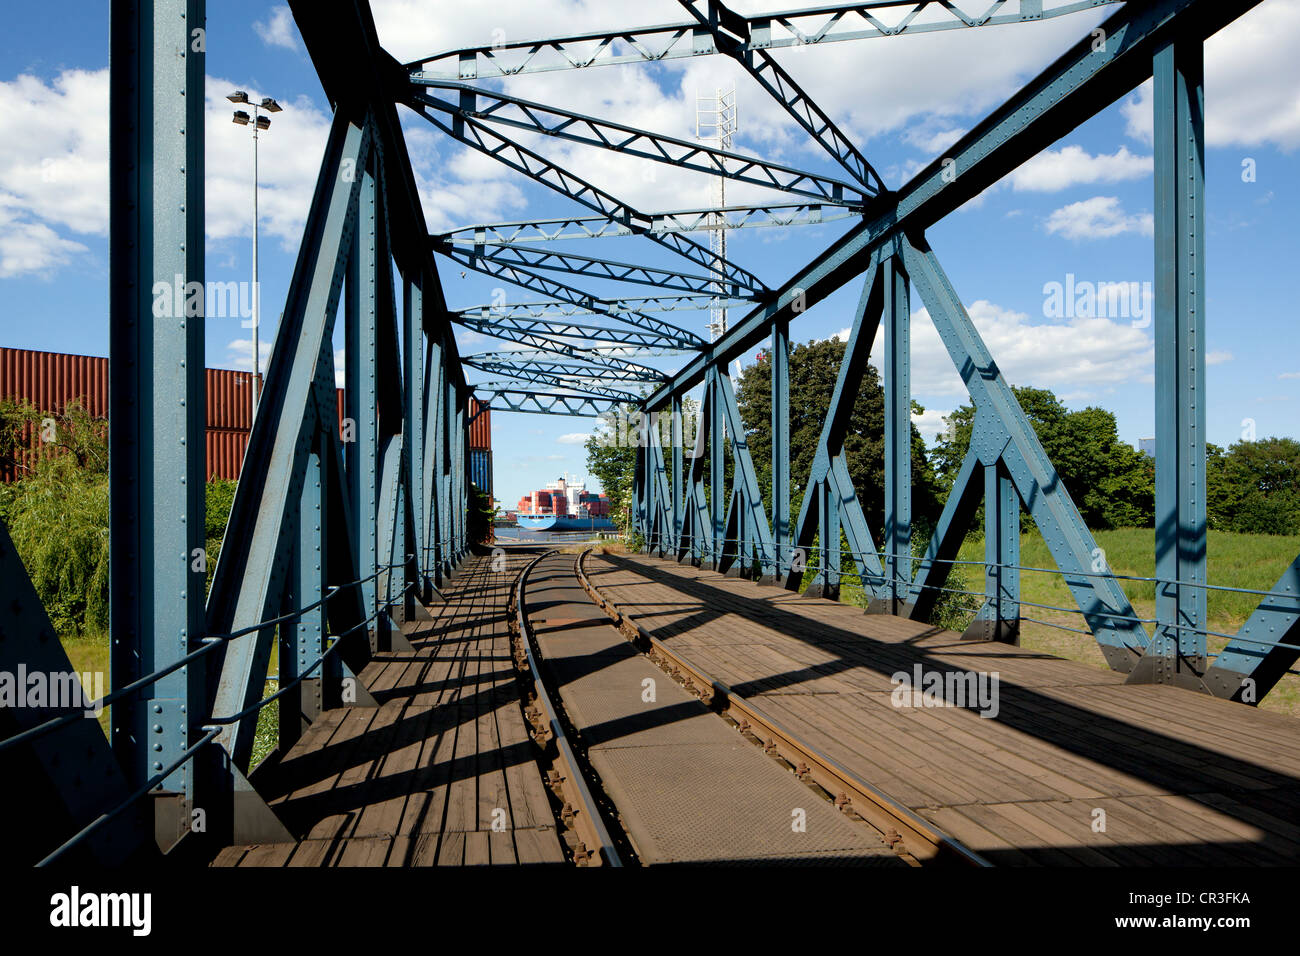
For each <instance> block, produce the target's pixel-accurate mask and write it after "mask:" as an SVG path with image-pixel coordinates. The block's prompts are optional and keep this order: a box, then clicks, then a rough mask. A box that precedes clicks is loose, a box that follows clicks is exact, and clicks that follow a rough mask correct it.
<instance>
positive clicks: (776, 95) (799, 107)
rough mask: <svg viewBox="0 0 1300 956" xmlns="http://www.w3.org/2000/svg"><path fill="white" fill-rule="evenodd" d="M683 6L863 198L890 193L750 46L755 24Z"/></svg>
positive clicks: (706, 3) (698, 4) (787, 78)
mask: <svg viewBox="0 0 1300 956" xmlns="http://www.w3.org/2000/svg"><path fill="white" fill-rule="evenodd" d="M680 3H681V5H682V6H683V7H685V8H686V9H687V10H689V11H690V13H691V14H692V16H694V17H695V19H696V20H698V21H699V22H700V25H701V26H703V27H706V28H707V29H708V30H709V32H710V33H712V34H713V40H714V43H715V44H716V45H717V48H718V50H719V52H722V53H725V54H727V55H728V56H730V57H731V58H732V59H734V60H735V61H736V62H737V63H739V64H740V65H741V66H743V67H744V68H745V69H746V70H747V71H748V72H749V75H750V76H752V77H753V78H754V79H755V80H756V81H757V82H758V84H759V85H760V86H762V87H763V89H764V90H766V91H767V92H768V94H769V95H770V96H771V97H772V98H773V99H774V100H776V102H777V103H778V104H780V105H781V106H782V107H784V108H785V111H786V112H787V113H789V114H790V117H791V118H792V119H793V120H794V121H795V122H796V123H798V124H799V125H800V126H802V127H803V129H804V132H806V133H807V134H808V135H809V136H811V137H812V138H813V139H814V140H815V141H816V142H817V144H818V145H819V146H821V147H822V148H823V149H824V150H826V152H827V153H829V154H830V155H831V157H832V158H833V159H834V160H835V161H836V162H837V163H839V165H840V166H841V167H842V168H843V169H845V170H846V171H847V172H848V174H849V175H850V176H852V177H853V179H854V180H855V181H856V182H857V183H859V184H860V188H861V190H862V192H863V193H864V195H866V196H868V197H870V196H877V195H879V194H880V193H882V192H884V191H885V188H886V187H885V184H884V182H883V181H882V180H881V178H880V174H879V173H877V172H876V171H875V169H873V168H872V166H871V164H870V163H869V162H867V158H866V157H865V156H863V155H862V153H861V152H859V151H858V148H857V147H856V146H854V145H853V143H852V142H851V141H850V140H849V138H848V137H847V136H845V135H844V133H842V132H841V131H840V129H839V127H838V126H836V125H835V121H834V120H832V119H831V118H830V117H829V116H828V115H826V112H825V111H824V110H822V108H821V107H820V106H818V105H817V104H816V102H814V101H813V99H812V97H810V96H809V95H808V94H807V93H805V92H804V91H803V90H802V89H801V88H800V86H799V84H798V83H796V82H795V80H794V77H792V76H791V75H790V74H789V73H787V72H786V71H785V69H784V68H783V67H782V66H781V64H779V63H777V62H776V59H775V57H773V56H772V54H771V53H768V52H767V50H766V49H764V48H762V47H759V46H755V45H752V44H750V43H749V42H748V40H749V31H750V22H749V20H747V19H746V18H745V17H742V16H740V15H739V14H737V13H735V12H734V11H732V10H731V9H730V8H729V7H727V6H725V5H724V4H723V3H722V2H721V0H680Z"/></svg>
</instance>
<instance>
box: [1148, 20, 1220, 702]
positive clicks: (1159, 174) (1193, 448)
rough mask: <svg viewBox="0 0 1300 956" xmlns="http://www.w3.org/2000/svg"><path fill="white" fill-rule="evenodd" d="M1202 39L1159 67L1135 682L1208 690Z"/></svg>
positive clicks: (1165, 46) (1178, 41)
mask: <svg viewBox="0 0 1300 956" xmlns="http://www.w3.org/2000/svg"><path fill="white" fill-rule="evenodd" d="M1202 47H1203V43H1202V41H1201V40H1200V39H1199V38H1187V39H1185V38H1183V37H1175V38H1173V39H1170V40H1167V41H1166V42H1164V43H1162V44H1161V45H1160V46H1159V47H1158V48H1157V49H1156V52H1155V56H1154V58H1153V63H1152V74H1153V77H1154V84H1153V85H1154V96H1153V99H1154V102H1153V104H1152V116H1153V123H1154V141H1153V146H1154V150H1153V152H1154V154H1155V301H1154V306H1155V308H1154V313H1155V315H1154V318H1155V322H1154V324H1155V344H1156V361H1155V421H1156V481H1155V492H1156V495H1155V497H1156V501H1155V526H1156V574H1155V576H1156V578H1157V579H1159V583H1157V585H1156V619H1157V621H1158V622H1159V623H1157V624H1156V626H1155V634H1154V636H1153V637H1152V641H1151V646H1150V647H1149V648H1148V649H1147V652H1146V654H1144V655H1143V657H1142V660H1141V661H1139V662H1138V665H1137V666H1136V667H1135V668H1134V670H1133V672H1132V673H1131V674H1130V675H1129V682H1130V683H1160V684H1178V685H1181V686H1185V687H1191V688H1194V689H1197V690H1205V689H1207V688H1206V686H1205V685H1204V684H1203V683H1202V681H1201V678H1202V676H1203V675H1204V674H1205V672H1206V669H1207V649H1206V635H1205V628H1206V625H1207V620H1206V590H1205V584H1206V565H1205V558H1206V527H1207V526H1206V501H1205V493H1206V487H1205V479H1206V464H1205V444H1206V431H1205V414H1206V408H1205V406H1206V402H1205V394H1206V388H1205V385H1206V381H1205V351H1206V346H1205V309H1206V301H1205V93H1204V88H1203V77H1204V73H1205V68H1204V53H1203V50H1202Z"/></svg>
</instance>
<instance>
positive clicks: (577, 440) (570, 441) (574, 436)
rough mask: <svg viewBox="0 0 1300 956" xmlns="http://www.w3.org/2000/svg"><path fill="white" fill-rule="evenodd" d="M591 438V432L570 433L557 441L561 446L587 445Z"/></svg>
mask: <svg viewBox="0 0 1300 956" xmlns="http://www.w3.org/2000/svg"><path fill="white" fill-rule="evenodd" d="M590 437H591V433H590V432H569V433H568V434H567V435H561V436H560V437H559V438H557V439H555V440H556V441H557V442H559V443H560V444H561V445H585V444H586V443H587V439H589V438H590Z"/></svg>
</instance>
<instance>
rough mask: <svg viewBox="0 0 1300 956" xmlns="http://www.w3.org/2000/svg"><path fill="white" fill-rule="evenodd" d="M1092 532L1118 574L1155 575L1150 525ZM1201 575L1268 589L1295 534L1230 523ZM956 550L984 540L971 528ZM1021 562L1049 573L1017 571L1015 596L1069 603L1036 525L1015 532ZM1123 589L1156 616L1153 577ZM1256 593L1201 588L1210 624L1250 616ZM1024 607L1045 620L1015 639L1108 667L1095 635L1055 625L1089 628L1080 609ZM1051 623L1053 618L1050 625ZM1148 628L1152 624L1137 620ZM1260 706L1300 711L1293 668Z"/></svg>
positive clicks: (1223, 628) (1143, 614) (978, 555)
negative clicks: (1233, 528) (1239, 529)
mask: <svg viewBox="0 0 1300 956" xmlns="http://www.w3.org/2000/svg"><path fill="white" fill-rule="evenodd" d="M1094 537H1095V538H1096V540H1097V546H1098V547H1099V548H1101V549H1102V551H1103V552H1105V560H1106V563H1107V565H1108V566H1109V567H1110V569H1111V570H1112V571H1113V572H1114V573H1115V574H1117V575H1131V576H1133V577H1153V576H1154V575H1155V531H1154V530H1153V529H1151V528H1118V529H1115V530H1113V531H1099V532H1096V534H1095V535H1094ZM1207 546H1208V552H1207V564H1208V568H1207V578H1208V580H1209V583H1210V584H1211V585H1221V586H1225V587H1236V588H1249V589H1251V590H1256V591H1268V590H1271V589H1272V587H1273V585H1275V584H1276V583H1277V580H1278V578H1279V577H1281V575H1282V572H1283V571H1284V570H1286V568H1287V566H1288V565H1290V563H1291V562H1292V560H1294V559H1295V556H1296V554H1297V553H1300V536H1296V535H1261V534H1238V533H1235V532H1230V531H1211V532H1209V540H1208V543H1207ZM958 557H959V558H960V559H961V560H963V561H982V560H983V558H984V541H983V539H982V538H981V537H976V536H972V537H970V538H968V539H967V540H966V542H965V543H964V544H963V545H962V548H961V552H960V554H959V555H958ZM1020 564H1021V565H1022V566H1024V567H1034V568H1045V569H1049V571H1050V573H1040V572H1030V571H1026V572H1023V573H1022V575H1021V597H1022V598H1023V599H1024V600H1026V601H1033V602H1034V603H1036V604H1050V605H1055V606H1056V607H1063V608H1070V609H1073V608H1074V607H1075V606H1076V605H1075V603H1074V598H1073V596H1072V595H1071V594H1070V590H1069V588H1067V587H1066V586H1065V584H1064V582H1063V581H1062V579H1061V576H1060V574H1059V573H1057V571H1056V562H1055V561H1053V560H1052V556H1051V553H1050V552H1049V551H1048V549H1047V544H1046V542H1044V541H1043V539H1042V536H1041V535H1039V534H1038V532H1037V531H1036V530H1035V531H1030V532H1027V533H1026V534H1024V535H1022V536H1021V539H1020ZM1118 583H1119V585H1120V587H1121V588H1123V590H1124V594H1125V595H1126V596H1127V597H1128V599H1129V601H1130V602H1131V603H1132V605H1133V610H1134V612H1135V613H1136V614H1137V616H1138V617H1139V618H1143V619H1151V618H1154V617H1155V610H1156V591H1155V583H1154V582H1152V581H1126V580H1123V579H1122V578H1121V579H1120V580H1119V581H1118ZM1260 600H1261V599H1260V597H1259V595H1255V594H1238V593H1235V592H1231V591H1215V590H1210V591H1209V593H1208V595H1207V614H1208V622H1207V625H1208V629H1209V630H1211V631H1218V632H1219V633H1220V634H1235V633H1236V632H1237V631H1238V630H1239V629H1240V628H1241V625H1242V624H1244V623H1245V621H1246V619H1247V618H1248V617H1250V615H1251V612H1253V611H1254V610H1255V608H1256V606H1257V605H1258V604H1259V602H1260ZM1023 613H1024V614H1025V615H1027V616H1029V617H1032V618H1037V619H1039V620H1040V621H1045V622H1048V623H1047V624H1040V623H1033V622H1028V621H1027V622H1025V623H1024V624H1023V625H1022V628H1021V642H1022V644H1023V645H1024V646H1025V647H1028V648H1031V649H1034V650H1040V651H1044V652H1047V653H1051V654H1055V655H1057V656H1058V657H1065V658H1068V659H1070V660H1076V661H1083V662H1085V663H1088V664H1093V665H1095V666H1097V667H1106V666H1107V665H1106V663H1105V661H1104V659H1103V658H1102V655H1101V651H1100V650H1099V649H1098V648H1097V643H1096V641H1095V640H1094V639H1093V638H1092V637H1091V635H1087V634H1074V633H1071V632H1069V631H1065V630H1061V629H1060V628H1061V627H1073V628H1080V629H1085V630H1086V629H1087V624H1086V623H1085V622H1084V620H1083V616H1082V615H1081V614H1079V613H1078V612H1077V611H1073V610H1070V611H1066V612H1061V611H1047V610H1043V609H1042V608H1029V607H1026V608H1023ZM1052 625H1056V626H1055V627H1053V626H1052ZM1143 626H1144V627H1145V628H1146V631H1147V633H1148V634H1150V633H1151V632H1152V630H1153V627H1152V625H1150V624H1146V625H1143ZM1227 643H1228V641H1227V639H1226V638H1222V637H1216V636H1214V635H1213V634H1211V635H1210V636H1209V638H1208V639H1207V645H1208V649H1209V652H1210V654H1217V653H1218V652H1219V651H1221V650H1222V649H1223V647H1224V645H1226V644H1227ZM1260 706H1261V707H1263V708H1264V709H1266V710H1276V711H1281V712H1284V713H1289V714H1293V715H1297V716H1300V674H1297V672H1296V671H1295V670H1294V669H1293V670H1292V672H1291V673H1289V674H1288V675H1287V676H1286V677H1284V678H1283V679H1282V681H1281V682H1280V683H1279V684H1278V685H1277V687H1276V688H1274V690H1273V691H1272V692H1271V693H1270V694H1268V696H1266V697H1265V698H1264V700H1263V701H1262V702H1261V704H1260Z"/></svg>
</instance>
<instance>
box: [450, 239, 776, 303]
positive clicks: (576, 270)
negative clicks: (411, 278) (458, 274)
mask: <svg viewBox="0 0 1300 956" xmlns="http://www.w3.org/2000/svg"><path fill="white" fill-rule="evenodd" d="M434 249H435V250H436V251H437V252H440V253H441V254H442V255H444V256H446V257H447V258H449V259H452V260H454V261H456V262H459V263H461V264H465V265H468V264H470V262H471V260H479V261H481V260H485V259H486V260H489V261H491V262H493V263H499V264H501V265H507V266H512V267H519V268H524V269H528V270H530V271H531V270H533V269H548V270H551V271H554V272H565V273H568V274H570V275H575V276H583V277H585V278H588V279H604V280H609V281H614V282H632V283H636V284H638V285H648V286H653V287H654V288H656V289H675V290H677V291H679V292H690V293H694V294H695V295H709V294H711V293H713V290H714V289H715V288H716V285H717V279H716V277H713V276H700V275H692V274H690V273H686V272H680V271H678V270H675V269H662V268H659V267H656V266H646V265H638V264H636V263H633V262H619V261H616V260H613V259H598V258H596V257H594V256H583V255H577V254H575V253H569V252H555V251H553V250H551V249H539V248H534V247H529V246H502V245H491V244H483V245H474V246H469V245H463V244H453V243H449V242H445V241H439V242H437V243H436V244H435V245H434ZM471 267H472V268H474V269H476V270H478V271H479V272H490V270H489V269H487V268H484V267H482V266H480V265H473V266H471ZM764 288H766V287H764ZM748 291H750V292H761V291H762V289H751V290H748ZM721 294H722V295H726V296H729V297H740V296H741V295H742V294H743V293H742V290H741V289H740V288H739V287H736V286H732V287H731V288H729V289H724V290H722V292H721Z"/></svg>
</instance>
